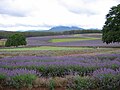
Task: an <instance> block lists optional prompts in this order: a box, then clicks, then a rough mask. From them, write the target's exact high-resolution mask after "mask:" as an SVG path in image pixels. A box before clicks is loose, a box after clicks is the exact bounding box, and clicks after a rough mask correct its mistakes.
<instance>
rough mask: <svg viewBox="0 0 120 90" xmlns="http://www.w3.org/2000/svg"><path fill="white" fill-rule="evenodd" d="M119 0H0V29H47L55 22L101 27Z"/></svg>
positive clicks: (56, 23) (84, 26)
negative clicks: (111, 8)
mask: <svg viewBox="0 0 120 90" xmlns="http://www.w3.org/2000/svg"><path fill="white" fill-rule="evenodd" d="M119 3H120V1H119V0H0V29H5V30H25V29H27V30H28V29H37V30H39V29H49V28H50V27H52V26H57V25H70V26H80V27H83V28H102V26H103V24H104V22H105V15H106V14H107V13H108V11H109V9H110V7H112V6H114V5H117V4H119Z"/></svg>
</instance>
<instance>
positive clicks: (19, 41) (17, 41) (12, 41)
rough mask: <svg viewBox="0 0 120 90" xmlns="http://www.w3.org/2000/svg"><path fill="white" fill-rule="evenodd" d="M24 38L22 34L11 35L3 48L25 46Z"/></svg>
mask: <svg viewBox="0 0 120 90" xmlns="http://www.w3.org/2000/svg"><path fill="white" fill-rule="evenodd" d="M26 44H27V42H26V38H25V36H24V35H22V34H13V35H11V36H10V37H9V38H8V39H7V41H6V44H5V46H7V47H10V46H16V47H17V46H19V45H26Z"/></svg>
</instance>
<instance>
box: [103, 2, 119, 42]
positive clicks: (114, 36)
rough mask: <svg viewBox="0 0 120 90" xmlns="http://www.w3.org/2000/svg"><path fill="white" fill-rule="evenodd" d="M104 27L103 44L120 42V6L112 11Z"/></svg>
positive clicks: (107, 16)
mask: <svg viewBox="0 0 120 90" xmlns="http://www.w3.org/2000/svg"><path fill="white" fill-rule="evenodd" d="M106 19H107V20H106V22H105V25H104V27H103V36H102V40H103V42H106V43H107V44H109V43H114V42H120V4H119V5H117V6H114V7H112V8H111V9H110V11H109V13H108V14H107V15H106Z"/></svg>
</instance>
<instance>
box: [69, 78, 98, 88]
mask: <svg viewBox="0 0 120 90" xmlns="http://www.w3.org/2000/svg"><path fill="white" fill-rule="evenodd" d="M96 87H97V85H96V82H95V79H94V78H92V77H87V76H85V77H81V76H76V77H75V78H73V80H70V81H69V83H68V88H69V89H70V90H89V89H94V88H96Z"/></svg>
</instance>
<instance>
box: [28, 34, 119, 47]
mask: <svg viewBox="0 0 120 90" xmlns="http://www.w3.org/2000/svg"><path fill="white" fill-rule="evenodd" d="M83 38H87V39H83ZM52 39H56V41H57V42H51V40H52ZM57 39H58V40H57ZM61 39H63V40H64V39H69V40H67V41H65V40H64V41H63V40H61ZM71 39H72V40H71ZM76 39H77V40H76ZM59 40H61V41H59ZM27 42H28V46H88V47H120V44H119V43H112V44H106V43H103V42H102V40H101V34H77V35H59V36H44V37H30V38H28V39H27Z"/></svg>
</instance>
